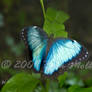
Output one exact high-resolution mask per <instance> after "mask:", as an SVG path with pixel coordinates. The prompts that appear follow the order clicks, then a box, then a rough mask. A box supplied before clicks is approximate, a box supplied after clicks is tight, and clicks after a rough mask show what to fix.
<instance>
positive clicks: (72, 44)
mask: <svg viewBox="0 0 92 92" xmlns="http://www.w3.org/2000/svg"><path fill="white" fill-rule="evenodd" d="M22 38H23V40H24V41H25V42H26V43H27V45H28V47H29V50H31V51H32V58H33V60H32V62H33V68H34V69H35V70H36V71H38V72H39V71H40V70H41V67H42V66H43V68H42V71H43V73H44V74H45V75H52V74H54V73H55V72H58V70H60V68H61V67H62V66H63V65H66V64H67V63H68V64H70V63H71V64H73V62H79V61H82V60H84V59H86V58H87V57H88V52H87V50H86V48H84V46H82V45H81V44H79V43H78V42H77V41H75V40H72V39H68V38H56V39H53V37H48V35H47V34H46V33H45V32H44V31H43V29H41V28H39V27H37V26H31V27H26V28H24V29H23V30H22ZM41 65H42V66H41Z"/></svg>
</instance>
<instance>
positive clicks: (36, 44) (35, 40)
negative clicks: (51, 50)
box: [22, 26, 48, 71]
mask: <svg viewBox="0 0 92 92" xmlns="http://www.w3.org/2000/svg"><path fill="white" fill-rule="evenodd" d="M22 38H23V39H24V41H25V43H26V44H27V45H28V47H29V49H30V50H31V51H32V57H33V60H32V61H33V64H34V68H35V70H36V71H39V70H40V65H41V61H42V59H43V57H44V56H43V55H45V52H46V46H47V40H48V38H47V34H46V33H45V32H44V31H43V30H42V29H40V28H39V27H37V26H33V27H27V28H24V29H23V30H22Z"/></svg>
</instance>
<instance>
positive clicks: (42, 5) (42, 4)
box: [40, 0, 46, 19]
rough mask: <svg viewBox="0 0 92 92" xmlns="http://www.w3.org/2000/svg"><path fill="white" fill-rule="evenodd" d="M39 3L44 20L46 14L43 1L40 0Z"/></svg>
mask: <svg viewBox="0 0 92 92" xmlns="http://www.w3.org/2000/svg"><path fill="white" fill-rule="evenodd" d="M40 3H41V7H42V10H43V15H44V19H45V18H46V13H45V8H44V3H43V0H40Z"/></svg>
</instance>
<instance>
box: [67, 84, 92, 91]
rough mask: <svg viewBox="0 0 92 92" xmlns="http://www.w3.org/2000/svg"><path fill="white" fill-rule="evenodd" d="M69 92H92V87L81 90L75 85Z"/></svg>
mask: <svg viewBox="0 0 92 92" xmlns="http://www.w3.org/2000/svg"><path fill="white" fill-rule="evenodd" d="M68 92H92V87H90V88H80V87H79V86H76V85H73V86H71V87H70V88H69V89H68Z"/></svg>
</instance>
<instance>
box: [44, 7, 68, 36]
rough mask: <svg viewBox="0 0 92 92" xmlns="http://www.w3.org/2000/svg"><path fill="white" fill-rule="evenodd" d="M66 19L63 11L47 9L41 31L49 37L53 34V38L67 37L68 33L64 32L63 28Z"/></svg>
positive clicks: (66, 16)
mask: <svg viewBox="0 0 92 92" xmlns="http://www.w3.org/2000/svg"><path fill="white" fill-rule="evenodd" d="M67 19H69V16H68V15H67V14H66V13H64V12H63V11H57V10H55V9H52V8H48V9H47V12H46V18H45V22H44V26H43V29H44V30H45V31H46V32H47V33H48V35H49V36H50V35H51V34H54V37H67V36H68V33H67V32H66V31H65V26H64V22H65V21H66V20H67Z"/></svg>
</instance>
